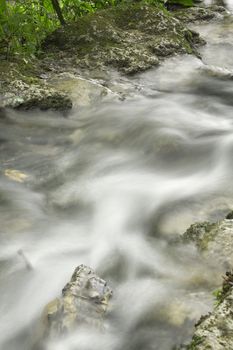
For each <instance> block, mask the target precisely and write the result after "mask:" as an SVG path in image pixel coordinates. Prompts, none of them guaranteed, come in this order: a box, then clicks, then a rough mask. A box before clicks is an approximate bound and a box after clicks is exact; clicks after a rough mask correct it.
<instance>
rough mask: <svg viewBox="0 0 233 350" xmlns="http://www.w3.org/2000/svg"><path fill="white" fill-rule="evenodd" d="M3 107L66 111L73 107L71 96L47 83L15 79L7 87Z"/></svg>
mask: <svg viewBox="0 0 233 350" xmlns="http://www.w3.org/2000/svg"><path fill="white" fill-rule="evenodd" d="M2 107H5V108H6V107H8V108H14V109H24V110H28V109H35V108H38V109H41V110H47V109H52V110H61V111H65V110H68V109H70V108H71V107H72V102H71V100H70V98H69V97H68V96H67V95H66V94H64V93H61V92H58V91H56V90H55V89H54V88H52V87H49V86H48V85H46V84H34V83H31V84H27V83H25V82H24V81H22V80H13V81H11V82H10V83H9V84H8V85H7V86H6V88H5V91H4V100H3V101H2Z"/></svg>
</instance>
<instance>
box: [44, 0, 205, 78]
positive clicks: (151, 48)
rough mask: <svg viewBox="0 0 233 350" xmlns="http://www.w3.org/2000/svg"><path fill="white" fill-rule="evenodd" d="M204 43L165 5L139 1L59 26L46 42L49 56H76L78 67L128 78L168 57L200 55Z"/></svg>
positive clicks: (45, 45)
mask: <svg viewBox="0 0 233 350" xmlns="http://www.w3.org/2000/svg"><path fill="white" fill-rule="evenodd" d="M201 44H204V41H203V40H202V39H201V38H200V37H199V34H197V33H196V32H194V31H192V30H189V29H188V28H186V27H185V26H184V25H183V24H182V23H181V22H180V21H179V20H178V19H177V18H174V17H173V16H172V14H170V13H169V12H168V11H167V10H166V9H165V8H163V7H162V6H150V5H147V4H142V3H134V4H127V5H121V6H117V7H112V8H108V9H106V10H101V11H97V12H96V13H94V14H90V15H87V16H84V17H82V18H80V19H79V20H78V22H77V23H73V24H70V25H67V26H66V27H63V28H59V29H57V30H56V31H55V32H53V33H52V34H51V35H49V36H48V37H47V39H46V40H45V42H44V44H43V48H44V50H46V52H50V53H53V54H54V55H57V54H59V52H62V55H63V56H64V55H65V56H67V55H69V56H70V57H72V64H75V65H76V66H77V67H81V68H88V69H90V70H94V69H96V68H100V67H102V68H103V67H106V66H112V67H114V68H117V69H118V70H119V71H121V72H123V73H125V74H132V73H137V72H140V71H144V70H146V69H148V68H151V67H152V66H155V65H157V64H158V63H159V62H160V60H163V59H164V57H168V56H172V55H176V54H182V53H188V54H191V53H193V54H196V55H198V53H197V46H198V45H201Z"/></svg>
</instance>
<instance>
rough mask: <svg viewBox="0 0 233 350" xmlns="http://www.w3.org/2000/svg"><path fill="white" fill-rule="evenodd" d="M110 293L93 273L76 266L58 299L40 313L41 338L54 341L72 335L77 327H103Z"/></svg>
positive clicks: (107, 287)
mask: <svg viewBox="0 0 233 350" xmlns="http://www.w3.org/2000/svg"><path fill="white" fill-rule="evenodd" d="M111 297H112V290H111V289H110V288H109V286H108V285H107V283H106V282H105V281H104V280H103V279H101V278H99V277H98V276H97V275H96V274H95V272H94V271H93V270H92V269H91V268H89V267H87V266H85V265H80V266H78V267H77V268H76V269H75V271H74V273H73V275H72V277H71V280H70V282H69V283H67V284H66V286H65V287H64V288H63V290H62V296H61V297H60V298H56V299H55V300H54V301H52V302H51V303H49V304H48V305H47V306H46V308H45V310H44V316H43V320H44V326H45V327H44V331H43V338H54V337H58V336H61V335H64V334H66V333H67V332H70V331H72V330H73V329H75V327H77V326H78V325H83V324H84V325H85V324H87V325H88V326H95V327H98V328H102V327H103V317H104V314H105V313H106V311H107V308H108V304H109V300H110V298H111Z"/></svg>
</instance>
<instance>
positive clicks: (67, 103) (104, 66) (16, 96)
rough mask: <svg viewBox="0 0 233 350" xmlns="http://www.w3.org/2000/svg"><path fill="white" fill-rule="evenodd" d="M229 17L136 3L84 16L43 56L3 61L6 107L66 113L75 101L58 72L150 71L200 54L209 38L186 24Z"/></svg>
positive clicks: (218, 11)
mask: <svg viewBox="0 0 233 350" xmlns="http://www.w3.org/2000/svg"><path fill="white" fill-rule="evenodd" d="M224 15H226V11H225V10H224V8H222V7H212V8H199V7H195V8H189V9H179V10H176V11H173V12H169V11H167V10H166V9H165V8H164V7H161V6H158V5H157V6H155V5H153V6H150V5H147V4H143V3H136V4H130V5H123V6H122V5H121V6H119V7H113V8H109V9H106V10H101V11H97V12H96V13H95V14H90V15H87V16H84V17H82V18H80V19H79V21H78V22H77V23H73V24H69V25H67V26H65V27H62V28H59V29H58V30H56V31H55V32H54V33H52V34H51V35H49V36H48V37H47V39H46V40H45V41H44V43H43V45H42V49H43V51H44V53H43V54H42V55H41V57H40V58H37V59H32V60H31V61H27V60H23V61H19V60H18V61H14V62H1V64H0V79H1V86H0V96H1V107H10V108H14V109H26V110H28V109H32V108H38V109H41V110H46V109H53V110H60V111H67V110H69V109H70V108H71V107H72V102H73V101H72V98H71V97H70V94H69V91H66V90H65V89H64V90H63V89H59V88H57V87H56V86H54V85H53V84H51V83H50V80H53V79H54V78H56V77H57V75H58V74H59V73H64V72H69V73H73V74H74V75H75V76H79V77H80V76H81V77H83V76H88V77H89V78H96V77H99V76H101V78H102V77H103V75H104V74H108V73H107V72H108V71H109V69H110V70H111V69H113V70H118V71H119V72H120V73H123V74H135V73H138V72H141V71H145V70H146V69H149V68H151V67H153V66H157V65H159V63H160V62H162V61H163V60H164V59H165V58H167V57H171V56H173V55H178V54H194V55H196V56H197V57H200V55H199V53H198V47H199V46H200V45H204V44H205V41H204V40H203V39H202V38H201V37H200V36H199V34H198V33H197V32H194V31H193V30H191V29H189V28H188V27H187V24H188V23H190V22H191V23H193V22H195V21H204V20H207V21H209V20H213V19H221V18H223V17H224ZM104 72H105V73H104ZM101 81H102V84H103V85H105V83H106V82H105V81H103V79H102V80H101Z"/></svg>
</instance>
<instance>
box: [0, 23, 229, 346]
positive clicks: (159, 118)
mask: <svg viewBox="0 0 233 350" xmlns="http://www.w3.org/2000/svg"><path fill="white" fill-rule="evenodd" d="M195 29H198V31H199V32H200V33H201V35H202V36H203V37H204V38H205V39H206V40H207V41H208V44H207V45H206V46H205V47H203V48H202V49H201V54H202V57H203V60H202V61H201V60H199V59H197V58H195V57H192V56H181V57H175V58H171V59H168V60H167V61H165V62H164V64H162V65H161V66H160V67H159V68H158V69H153V70H150V71H147V72H145V73H143V74H140V75H137V76H134V77H132V78H125V77H124V78H123V77H121V76H118V75H117V76H115V79H116V81H115V82H113V83H112V84H113V85H114V84H115V85H117V84H118V85H119V86H120V84H126V85H127V86H129V90H130V92H129V94H128V96H127V97H126V98H125V100H124V101H122V100H119V99H118V98H117V97H116V95H115V94H112V95H111V96H106V97H103V98H102V99H101V100H99V101H97V102H96V103H95V104H91V105H89V106H83V107H82V108H74V109H73V111H72V113H71V114H70V115H69V116H68V117H66V118H64V117H63V116H60V115H57V114H55V113H54V112H46V113H45V112H43V113H42V112H27V113H23V112H12V111H8V114H7V116H6V117H5V118H3V117H2V118H1V119H0V123H1V128H0V162H1V175H0V198H1V204H0V220H1V229H0V243H1V244H0V295H1V299H0V312H1V318H0V334H1V336H0V348H1V349H4V350H16V349H17V350H31V349H33V341H34V338H35V337H36V335H35V334H36V333H37V331H36V328H37V325H36V324H37V320H38V319H39V318H40V315H41V313H42V310H43V308H44V306H45V305H46V304H47V303H48V302H49V301H51V300H52V299H54V298H55V297H57V296H59V294H60V293H61V290H62V288H63V287H64V285H65V284H66V282H67V281H68V280H69V279H70V276H71V274H72V272H73V270H74V268H75V267H76V266H77V265H79V264H81V263H83V264H86V265H88V266H91V267H92V268H93V269H94V270H95V271H97V273H98V275H100V276H101V277H103V278H105V279H106V280H107V281H108V283H109V285H110V286H111V287H112V289H113V291H114V296H113V299H112V305H111V312H110V313H109V317H108V318H107V320H106V330H105V332H103V333H101V332H97V331H96V332H93V333H91V334H90V331H89V330H88V329H80V331H78V330H77V331H76V332H75V333H74V334H71V335H70V336H68V337H65V338H64V339H61V340H59V342H51V343H49V344H48V347H47V348H48V350H55V349H56V350H75V349H79V350H89V349H95V350H100V349H101V350H109V349H111V350H118V349H119V350H120V349H124V350H136V349H142V348H143V349H146V350H172V349H174V346H175V345H179V344H181V343H183V342H185V341H187V340H189V339H190V337H191V335H192V332H193V326H194V324H195V322H196V321H197V320H198V319H199V318H200V316H201V315H202V314H205V313H207V312H208V311H210V310H211V308H212V305H213V297H212V295H211V292H212V291H213V290H214V289H215V288H216V287H218V286H219V285H220V283H221V274H222V273H223V272H224V271H222V270H221V268H220V267H218V266H215V264H214V262H212V263H209V264H206V263H205V262H203V261H202V259H201V257H200V256H199V255H198V252H197V251H196V249H195V248H194V247H192V246H180V245H178V246H177V245H176V244H174V239H175V238H177V236H178V235H179V234H182V233H183V232H184V231H185V230H186V229H187V228H188V227H189V225H190V224H192V223H194V222H195V221H205V220H207V221H216V220H218V219H222V218H223V217H224V216H225V215H226V214H227V212H228V211H230V209H232V208H233V186H232V177H233V167H232V160H233V118H232V117H233V115H232V106H233V60H232V57H233V22H232V20H230V19H228V21H226V23H222V22H216V23H211V24H208V25H200V26H198V28H195ZM126 90H127V89H126ZM12 170H17V171H18V172H19V173H14V172H12ZM9 174H10V176H9ZM14 174H15V176H14ZM20 174H21V175H20Z"/></svg>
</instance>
